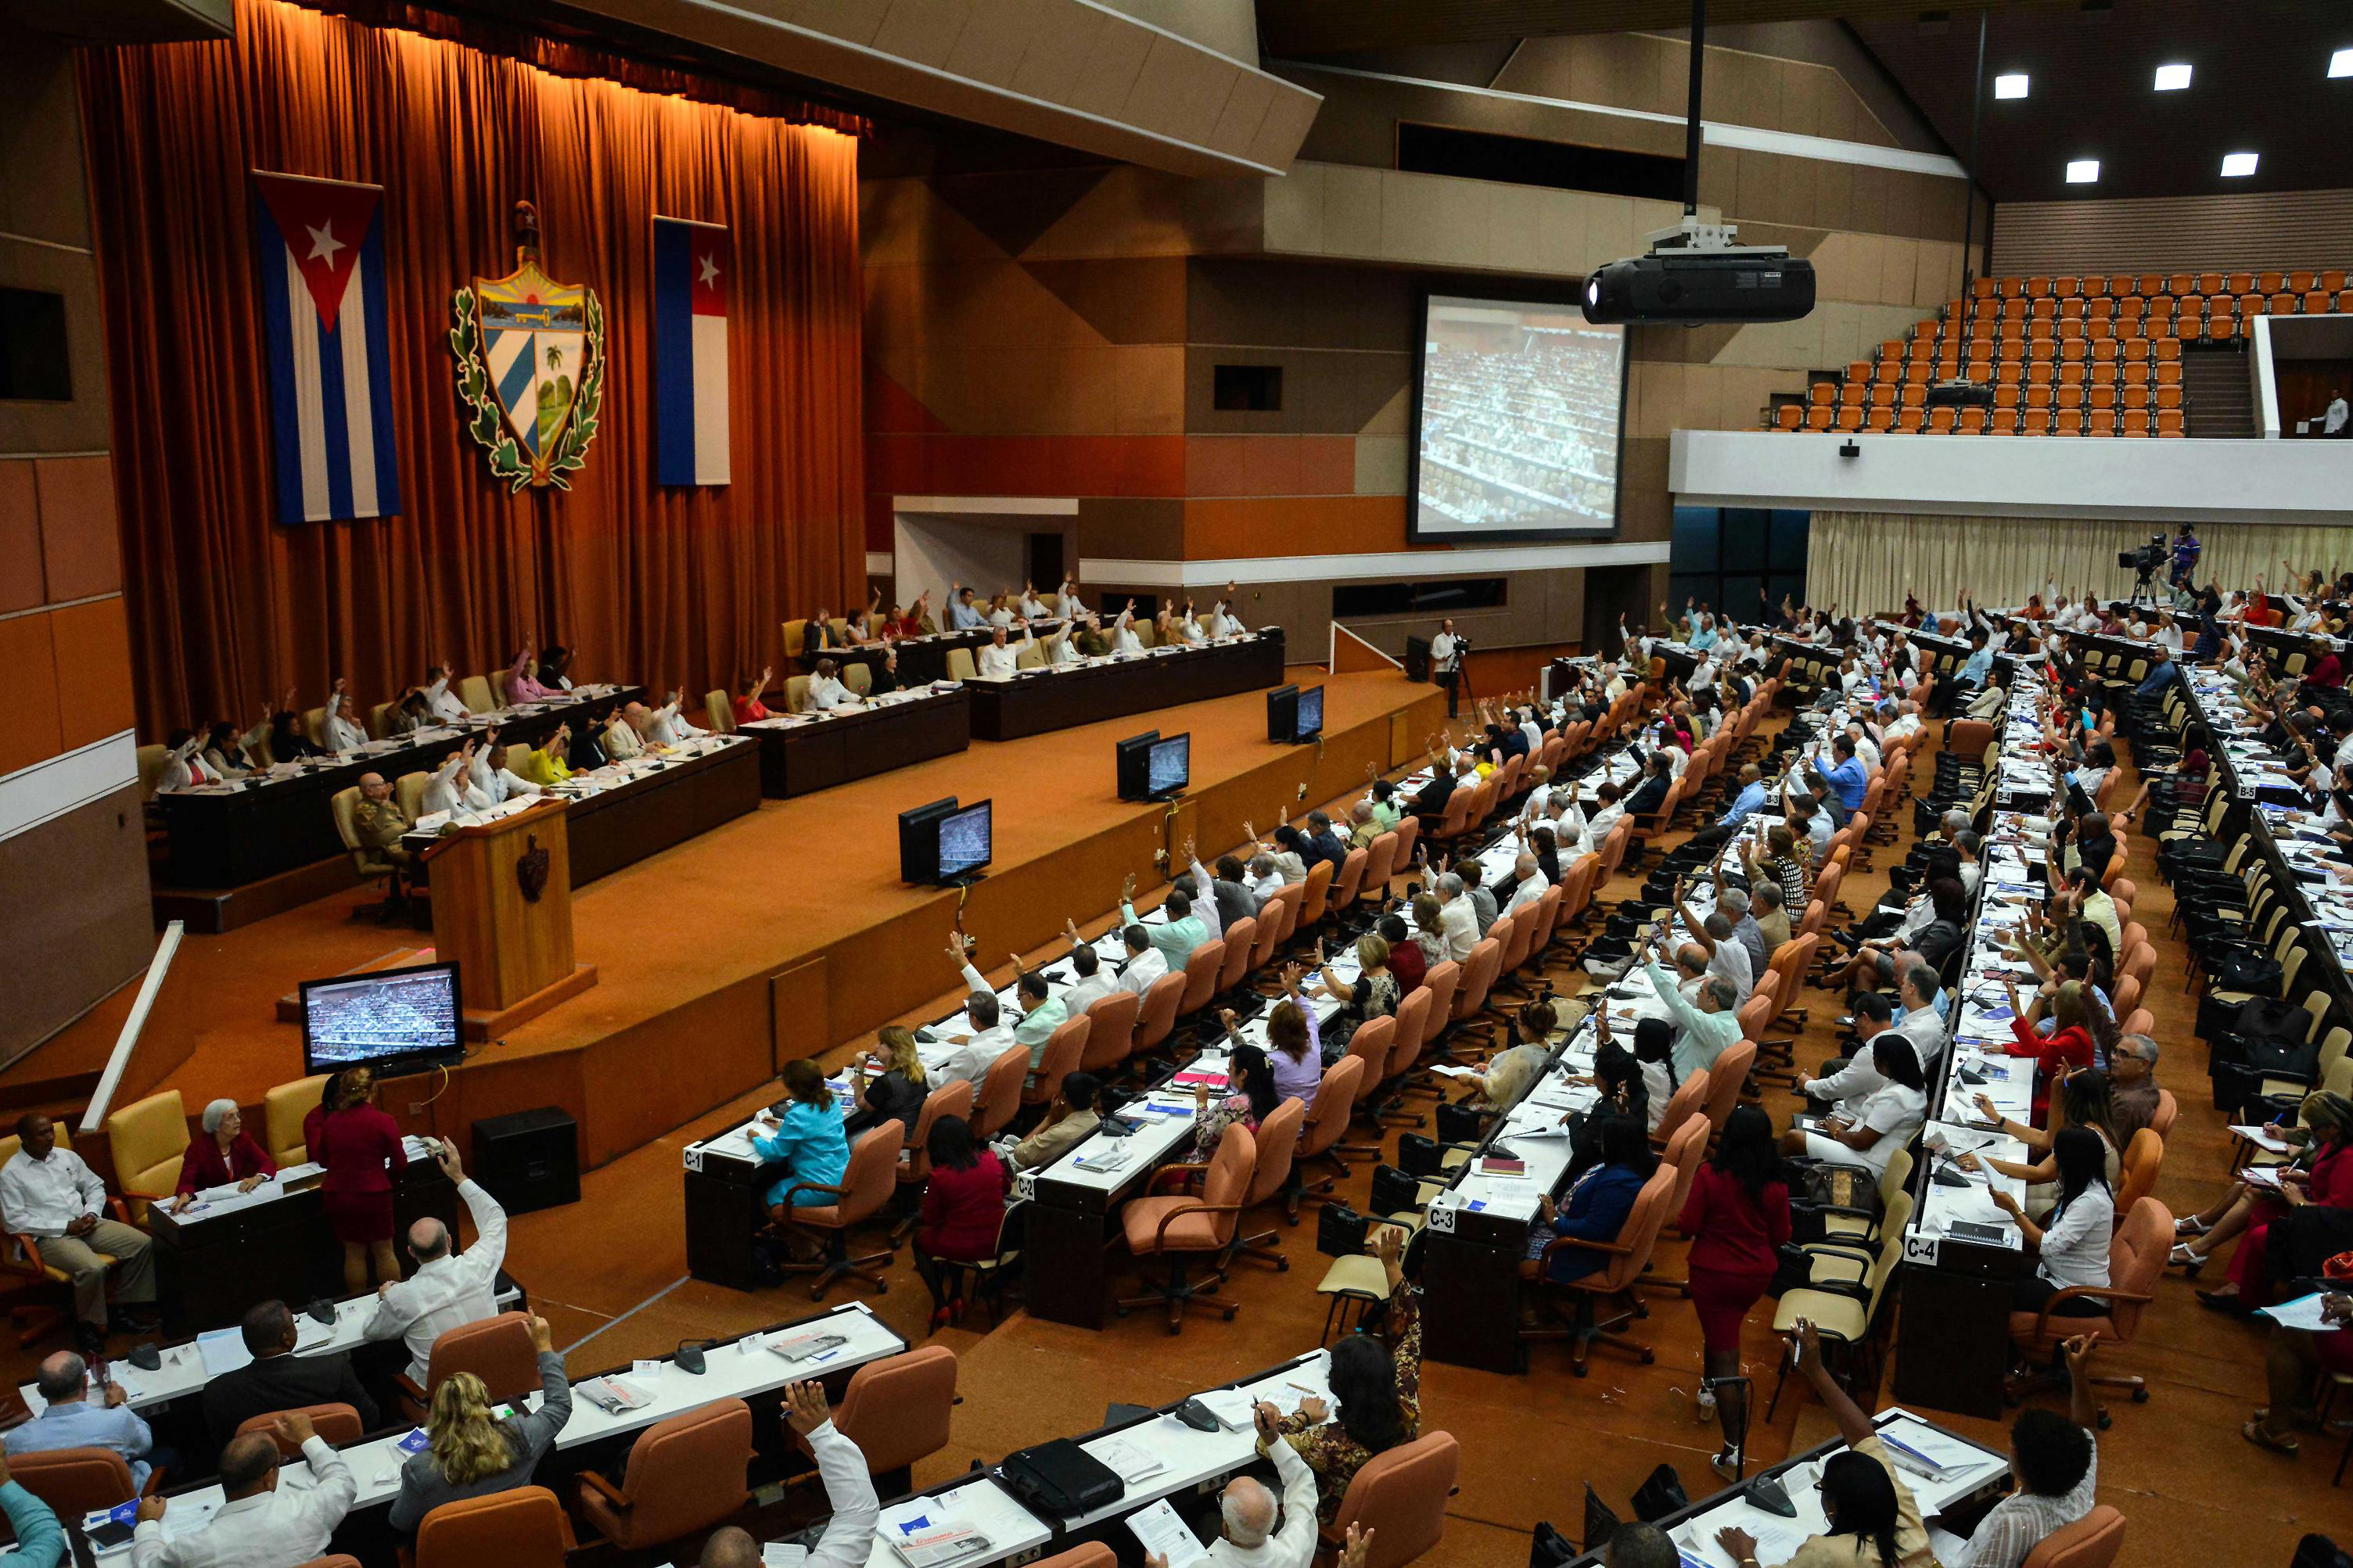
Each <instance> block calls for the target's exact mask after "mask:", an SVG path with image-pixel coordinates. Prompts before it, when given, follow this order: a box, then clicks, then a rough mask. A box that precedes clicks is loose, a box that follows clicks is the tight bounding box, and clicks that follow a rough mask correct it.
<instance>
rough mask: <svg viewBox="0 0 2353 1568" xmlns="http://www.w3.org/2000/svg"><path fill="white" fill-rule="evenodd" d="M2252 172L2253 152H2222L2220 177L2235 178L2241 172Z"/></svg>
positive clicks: (2253, 164) (2253, 169)
mask: <svg viewBox="0 0 2353 1568" xmlns="http://www.w3.org/2000/svg"><path fill="white" fill-rule="evenodd" d="M2254 172H2255V154H2254V153H2223V154H2222V177H2223V178H2224V179H2226V180H2235V179H2237V178H2239V177H2240V176H2241V175H2242V174H2253V173H2254Z"/></svg>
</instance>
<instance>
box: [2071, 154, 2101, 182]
mask: <svg viewBox="0 0 2353 1568" xmlns="http://www.w3.org/2000/svg"><path fill="white" fill-rule="evenodd" d="M2099 177H2100V161H2099V160H2098V159H2097V158H2076V159H2073V160H2071V161H2070V162H2069V163H2068V164H2067V183H2068V184H2071V185H2088V184H2092V183H2093V182H2094V181H2095V180H2097V179H2098V178H2099Z"/></svg>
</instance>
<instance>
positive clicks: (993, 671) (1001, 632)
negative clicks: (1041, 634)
mask: <svg viewBox="0 0 2353 1568" xmlns="http://www.w3.org/2000/svg"><path fill="white" fill-rule="evenodd" d="M1029 642H1030V637H1029V634H1028V633H1026V632H1025V633H1023V634H1022V637H1021V647H1028V646H1029ZM1021 647H1015V646H1014V645H1012V644H1010V643H1008V642H1007V641H1006V640H1005V628H1004V627H1003V626H999V627H997V629H996V630H995V631H994V632H992V633H990V634H989V638H988V642H987V646H986V647H983V648H982V649H981V650H980V674H981V678H982V679H985V680H1002V679H1006V678H1007V677H1008V676H1010V675H1012V674H1013V672H1014V671H1016V670H1018V669H1019V668H1021Z"/></svg>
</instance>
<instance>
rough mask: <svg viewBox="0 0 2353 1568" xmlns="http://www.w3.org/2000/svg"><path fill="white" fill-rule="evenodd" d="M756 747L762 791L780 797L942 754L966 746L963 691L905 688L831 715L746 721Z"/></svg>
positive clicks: (967, 707) (968, 719)
mask: <svg viewBox="0 0 2353 1568" xmlns="http://www.w3.org/2000/svg"><path fill="white" fill-rule="evenodd" d="M742 732H743V733H744V734H745V735H748V736H750V737H752V738H753V739H754V740H756V741H758V742H760V793H761V794H762V795H766V796H767V797H768V798H769V799H771V800H783V799H786V798H789V797H790V796H793V795H807V794H810V793H811V792H812V791H816V790H821V789H831V788H832V787H833V786H834V785H836V784H849V783H850V782H851V781H853V780H856V779H863V778H871V777H873V776H874V775H875V774H877V773H889V772H891V771H892V769H893V768H903V767H906V766H907V765H909V764H910V763H920V762H925V761H928V760H929V759H931V758H933V757H944V756H947V755H949V754H950V753H952V752H961V751H963V750H965V748H966V747H968V746H970V745H971V744H972V699H971V698H970V697H969V696H967V695H966V693H965V688H964V687H962V686H958V685H949V686H947V687H946V688H945V689H934V690H921V689H918V690H911V691H905V692H901V693H895V694H893V695H892V696H889V697H881V698H876V699H873V700H870V701H868V702H866V703H864V704H861V705H860V706H859V707H857V708H849V709H839V708H838V709H835V710H833V711H832V712H830V713H797V714H791V715H779V716H778V717H776V718H774V719H761V720H757V721H754V722H752V723H749V724H746V725H744V728H743V731H742Z"/></svg>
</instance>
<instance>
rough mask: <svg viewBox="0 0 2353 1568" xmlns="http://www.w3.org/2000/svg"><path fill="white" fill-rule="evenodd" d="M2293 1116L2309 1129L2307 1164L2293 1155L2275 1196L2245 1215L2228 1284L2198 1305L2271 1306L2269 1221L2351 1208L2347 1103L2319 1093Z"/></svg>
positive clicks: (2352, 1152) (2352, 1146)
mask: <svg viewBox="0 0 2353 1568" xmlns="http://www.w3.org/2000/svg"><path fill="white" fill-rule="evenodd" d="M2298 1116H2299V1118H2300V1119H2301V1120H2302V1121H2303V1123H2304V1125H2305V1126H2306V1127H2307V1128H2309V1129H2311V1132H2312V1140H2311V1145H2310V1147H2311V1151H2312V1163H2310V1164H2309V1165H2306V1164H2305V1163H2304V1162H2303V1158H2302V1156H2298V1158H2297V1160H2296V1163H2295V1165H2292V1166H2290V1167H2288V1168H2287V1169H2285V1170H2283V1171H2281V1172H2280V1179H2279V1195H2278V1196H2277V1197H2276V1198H2269V1197H2267V1198H2264V1199H2263V1200H2262V1201H2261V1202H2259V1203H2257V1204H2256V1205H2254V1207H2253V1209H2252V1210H2251V1211H2250V1212H2249V1213H2248V1215H2247V1233H2246V1235H2244V1236H2243V1237H2240V1239H2239V1249H2238V1250H2237V1251H2236V1252H2234V1253H2232V1255H2231V1282H2230V1283H2229V1284H2228V1285H2225V1286H2223V1287H2222V1288H2221V1289H2219V1290H2200V1291H2199V1292H2198V1300H2200V1301H2201V1302H2203V1303H2204V1304H2205V1305H2207V1306H2209V1307H2213V1308H2217V1309H2219V1310H2223V1311H2246V1310H2250V1309H2252V1308H2255V1307H2261V1306H2265V1305H2267V1304H2268V1303H2269V1302H2270V1301H2271V1299H2272V1281H2271V1276H2270V1273H2269V1272H2268V1269H2267V1267H2266V1263H2265V1259H2266V1258H2267V1257H2268V1255H2269V1253H2270V1251H2271V1237H2272V1222H2273V1221H2274V1220H2275V1219H2277V1218H2279V1216H2280V1215H2284V1214H2285V1213H2287V1211H2288V1210H2290V1209H2297V1208H2302V1207H2304V1206H2305V1205H2306V1204H2318V1205H2321V1206H2322V1207H2324V1208H2336V1209H2353V1100H2348V1099H2347V1098H2346V1097H2345V1096H2344V1095H2341V1094H2336V1093H2332V1092H2331V1091H2329V1090H2327V1089H2321V1090H2320V1091H2318V1092H2317V1093H2315V1094H2308V1095H2306V1096H2305V1100H2304V1105H2303V1108H2302V1110H2300V1111H2299V1112H2298ZM2299 1167H2301V1168H2299Z"/></svg>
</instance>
